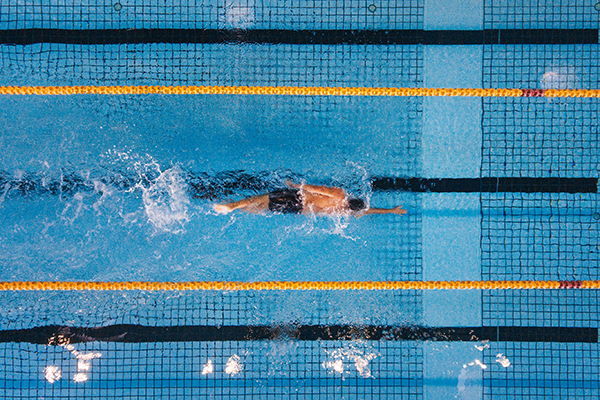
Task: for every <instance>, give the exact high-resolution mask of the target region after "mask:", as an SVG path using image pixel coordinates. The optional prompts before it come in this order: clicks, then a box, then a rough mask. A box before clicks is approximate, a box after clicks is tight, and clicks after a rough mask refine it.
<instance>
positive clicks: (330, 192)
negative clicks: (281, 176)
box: [286, 181, 346, 199]
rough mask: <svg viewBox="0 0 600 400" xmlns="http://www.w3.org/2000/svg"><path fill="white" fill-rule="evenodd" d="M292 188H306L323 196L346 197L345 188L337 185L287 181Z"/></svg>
mask: <svg viewBox="0 0 600 400" xmlns="http://www.w3.org/2000/svg"><path fill="white" fill-rule="evenodd" d="M286 185H288V186H289V187H291V188H294V189H301V190H306V191H307V192H311V193H315V194H320V195H322V196H327V197H336V198H338V199H344V198H345V197H346V193H344V190H343V189H341V188H337V187H328V186H316V185H298V184H297V183H293V182H290V181H287V182H286Z"/></svg>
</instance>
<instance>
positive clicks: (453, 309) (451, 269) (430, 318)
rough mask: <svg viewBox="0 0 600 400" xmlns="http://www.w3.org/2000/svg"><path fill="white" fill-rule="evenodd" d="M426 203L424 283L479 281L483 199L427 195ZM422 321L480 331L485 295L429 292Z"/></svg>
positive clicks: (452, 195)
mask: <svg viewBox="0 0 600 400" xmlns="http://www.w3.org/2000/svg"><path fill="white" fill-rule="evenodd" d="M422 199H423V225H422V227H423V280H425V281H457V280H461V281H462V280H468V281H476V280H480V279H481V248H480V245H479V243H480V237H481V211H480V202H479V194H477V193H427V194H424V195H423V197H422ZM423 315H424V316H425V317H424V318H425V321H424V322H425V324H426V325H428V326H481V292H480V291H478V290H467V291H460V290H445V291H425V292H424V293H423Z"/></svg>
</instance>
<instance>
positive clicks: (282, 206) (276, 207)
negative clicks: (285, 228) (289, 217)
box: [269, 189, 302, 214]
mask: <svg viewBox="0 0 600 400" xmlns="http://www.w3.org/2000/svg"><path fill="white" fill-rule="evenodd" d="M269 211H272V212H277V213H284V214H300V213H301V212H302V195H301V194H300V191H299V190H298V189H281V190H276V191H274V192H271V193H269Z"/></svg>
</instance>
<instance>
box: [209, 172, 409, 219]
mask: <svg viewBox="0 0 600 400" xmlns="http://www.w3.org/2000/svg"><path fill="white" fill-rule="evenodd" d="M286 185H287V186H288V188H286V189H280V190H276V191H274V192H271V193H267V194H261V195H258V196H253V197H248V198H246V199H242V200H239V201H234V202H232V203H226V204H215V205H214V210H215V211H216V212H217V213H218V214H229V213H230V212H232V211H234V210H243V211H246V212H248V213H262V212H265V211H271V212H275V213H283V214H329V215H332V214H350V215H355V216H357V217H362V216H363V215H369V214H398V215H402V214H406V210H404V209H402V206H398V207H395V208H374V207H367V205H366V203H365V202H364V201H363V200H361V199H358V198H355V197H349V196H348V195H346V192H344V190H343V189H341V188H338V187H327V186H315V185H304V184H302V185H298V184H296V183H292V182H290V181H287V182H286Z"/></svg>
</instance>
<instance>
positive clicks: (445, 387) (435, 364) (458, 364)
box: [423, 342, 488, 400]
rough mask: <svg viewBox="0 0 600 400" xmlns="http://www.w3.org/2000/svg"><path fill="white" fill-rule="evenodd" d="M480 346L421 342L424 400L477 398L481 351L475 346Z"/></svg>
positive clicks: (480, 374)
mask: <svg viewBox="0 0 600 400" xmlns="http://www.w3.org/2000/svg"><path fill="white" fill-rule="evenodd" d="M480 345H481V343H440V342H429V343H425V344H424V345H423V353H424V356H425V365H424V367H423V375H424V376H423V378H424V382H423V383H424V385H423V397H424V399H425V400H438V399H461V400H477V399H481V398H482V394H483V390H482V379H483V372H482V371H483V369H482V365H481V364H483V362H482V361H483V353H482V351H481V350H478V349H477V348H476V347H475V346H480ZM480 348H481V347H480ZM476 360H478V361H479V363H481V364H479V363H478V362H477V361H476ZM469 364H472V365H469ZM486 367H488V366H486Z"/></svg>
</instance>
